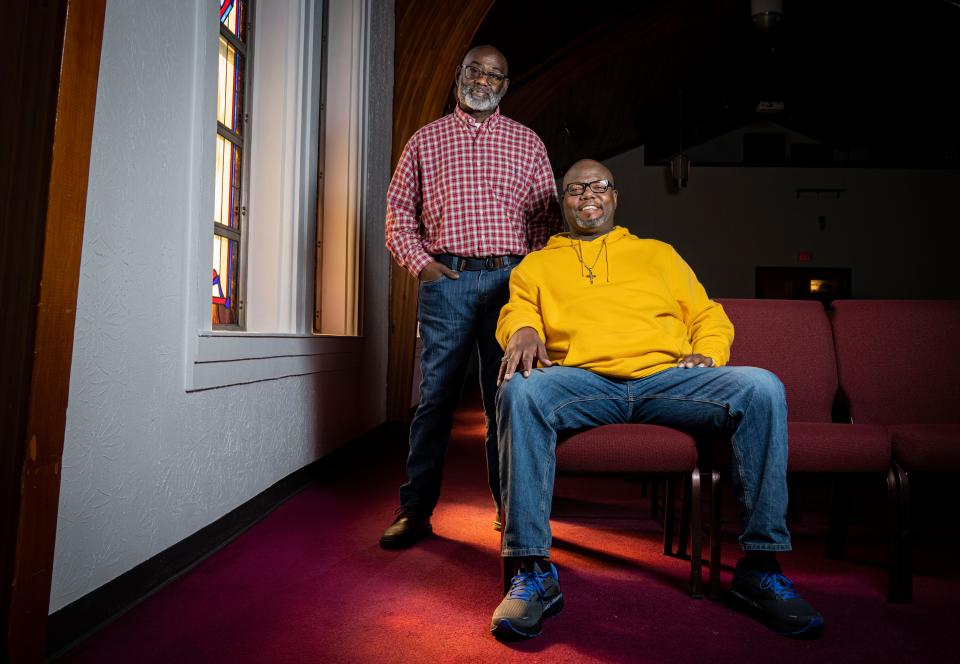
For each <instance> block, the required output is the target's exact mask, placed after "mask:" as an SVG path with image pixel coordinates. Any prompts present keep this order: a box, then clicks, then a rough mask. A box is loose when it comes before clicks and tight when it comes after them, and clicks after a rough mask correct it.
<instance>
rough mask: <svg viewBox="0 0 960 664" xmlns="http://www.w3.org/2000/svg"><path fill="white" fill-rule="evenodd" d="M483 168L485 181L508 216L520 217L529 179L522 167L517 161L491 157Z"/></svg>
mask: <svg viewBox="0 0 960 664" xmlns="http://www.w3.org/2000/svg"><path fill="white" fill-rule="evenodd" d="M483 166H484V168H483V173H484V179H485V180H486V181H487V186H488V187H489V188H490V192H491V194H492V195H493V198H494V199H496V200H497V202H499V203H500V205H501V207H502V208H503V209H504V212H505V213H506V214H507V215H509V216H511V217H514V216H519V215H520V213H521V211H522V210H521V208H522V206H523V198H524V192H525V191H526V189H527V179H528V178H527V174H526V173H524V170H523V168H522V165H521V164H520V163H519V162H517V161H516V160H512V159H504V158H502V157H494V156H491V157H488V159H487V161H486V162H485V163H484V165H483Z"/></svg>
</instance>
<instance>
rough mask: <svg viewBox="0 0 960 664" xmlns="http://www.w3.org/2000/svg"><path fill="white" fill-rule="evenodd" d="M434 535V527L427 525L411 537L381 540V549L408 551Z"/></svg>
mask: <svg viewBox="0 0 960 664" xmlns="http://www.w3.org/2000/svg"><path fill="white" fill-rule="evenodd" d="M431 534H433V526H432V525H430V524H427V526H426V527H425V528H424V529H423V530H421V531H419V532H417V533H416V534H415V535H409V536H407V537H391V538H384V537H381V538H380V548H381V549H389V550H396V549H408V548H410V547H411V546H413V545H414V544H416V543H417V542H419V541H420V540H422V539H423V538H424V537H426V536H427V535H431Z"/></svg>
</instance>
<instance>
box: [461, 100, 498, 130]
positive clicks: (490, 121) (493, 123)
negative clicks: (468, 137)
mask: <svg viewBox="0 0 960 664" xmlns="http://www.w3.org/2000/svg"><path fill="white" fill-rule="evenodd" d="M453 114H454V115H455V116H457V118H458V119H459V120H460V122H462V123H464V124H465V125H466V126H468V127H470V128H471V129H477V128H479V127H487V129H488V130H489V131H493V130H494V129H495V128H496V127H497V123H498V122H499V121H500V107H499V106H497V107H496V108H495V109H494V110H493V114H491V115H490V117H488V118H487V119H486V120H484V121H483V122H482V123H480V122H477V121H476V120H474V119H473V118H472V117H471V116H470V115H468V114H467V112H466V111H464V110H463V109H462V108H460V104H457V105H456V106H455V107H454V108H453Z"/></svg>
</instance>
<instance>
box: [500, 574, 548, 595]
mask: <svg viewBox="0 0 960 664" xmlns="http://www.w3.org/2000/svg"><path fill="white" fill-rule="evenodd" d="M549 575H550V573H549V572H543V573H542V574H537V573H536V572H520V573H519V574H517V575H516V576H514V577H513V580H512V581H511V582H510V592H508V593H507V599H521V600H523V601H524V602H529V601H530V600H531V599H533V595H534V593H536V595H537V596H538V597H540V598H543V596H544V594H545V593H546V592H547V591H546V588H544V587H543V581H542V579H543V578H546V577H547V576H549Z"/></svg>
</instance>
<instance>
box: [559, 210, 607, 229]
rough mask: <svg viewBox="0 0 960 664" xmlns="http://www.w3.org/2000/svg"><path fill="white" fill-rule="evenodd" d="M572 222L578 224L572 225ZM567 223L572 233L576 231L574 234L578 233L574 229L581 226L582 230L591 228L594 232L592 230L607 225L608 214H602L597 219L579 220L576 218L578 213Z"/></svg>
mask: <svg viewBox="0 0 960 664" xmlns="http://www.w3.org/2000/svg"><path fill="white" fill-rule="evenodd" d="M571 221H573V222H576V223H575V224H574V223H570V222H571ZM567 223H568V224H569V226H570V230H572V231H574V232H576V231H575V230H574V229H575V228H576V226H579V227H580V228H589V229H591V230H592V229H594V228H600V227H601V226H603V225H604V224H605V223H607V215H606V213H604V214H601V215H600V216H599V217H597V218H596V219H580V218H578V217H577V216H576V213H574V215H573V219H572V220H570V219H569V218H568V221H567Z"/></svg>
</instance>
